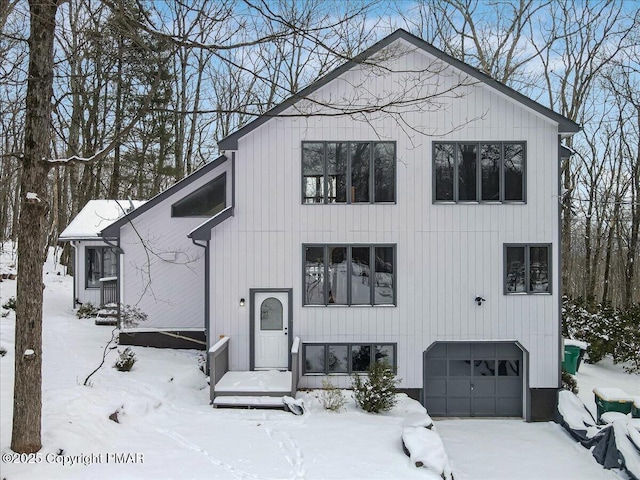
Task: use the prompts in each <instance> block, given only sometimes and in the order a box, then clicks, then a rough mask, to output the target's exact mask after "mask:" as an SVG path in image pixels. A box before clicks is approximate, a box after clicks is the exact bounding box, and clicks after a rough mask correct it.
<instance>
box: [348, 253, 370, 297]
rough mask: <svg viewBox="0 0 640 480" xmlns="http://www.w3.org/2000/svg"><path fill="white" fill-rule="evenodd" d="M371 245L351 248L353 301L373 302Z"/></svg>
mask: <svg viewBox="0 0 640 480" xmlns="http://www.w3.org/2000/svg"><path fill="white" fill-rule="evenodd" d="M370 263H371V247H352V248H351V303H352V304H353V305H363V304H364V305H367V304H369V305H370V304H371V266H370Z"/></svg>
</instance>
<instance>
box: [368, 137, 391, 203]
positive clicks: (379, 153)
mask: <svg viewBox="0 0 640 480" xmlns="http://www.w3.org/2000/svg"><path fill="white" fill-rule="evenodd" d="M373 168H374V178H373V182H374V192H375V199H374V201H375V202H394V201H395V199H396V196H395V186H396V154H395V144H394V143H391V142H386V143H375V144H374V150H373Z"/></svg>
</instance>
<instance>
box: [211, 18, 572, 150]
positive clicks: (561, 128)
mask: <svg viewBox="0 0 640 480" xmlns="http://www.w3.org/2000/svg"><path fill="white" fill-rule="evenodd" d="M398 39H403V40H405V41H407V42H409V43H411V44H412V45H414V46H415V47H416V48H419V49H422V50H424V51H425V52H427V53H428V54H430V55H432V56H433V57H436V58H437V59H438V60H442V61H444V62H446V63H448V64H449V65H451V66H453V67H455V68H457V69H459V70H461V71H463V72H465V73H466V74H468V75H470V76H471V77H474V78H476V79H477V80H479V81H481V82H483V83H485V84H487V85H489V86H491V87H492V88H494V89H496V90H498V91H499V92H501V93H503V94H504V95H506V96H508V97H510V98H512V99H513V100H516V101H517V102H520V103H521V104H523V105H525V106H527V107H529V108H531V109H532V110H534V111H536V112H538V113H540V114H541V115H544V116H545V117H548V118H549V119H551V120H553V121H554V122H557V123H558V132H559V133H566V134H573V133H576V132H579V131H580V129H581V127H580V125H578V124H577V123H575V122H573V121H572V120H569V119H568V118H566V117H564V116H562V115H560V114H559V113H556V112H554V111H553V110H551V109H549V108H547V107H545V106H544V105H541V104H540V103H538V102H536V101H534V100H532V99H530V98H529V97H527V96H525V95H522V94H521V93H519V92H517V91H516V90H514V89H512V88H511V87H508V86H506V85H505V84H503V83H500V82H498V81H497V80H495V79H493V78H492V77H490V76H489V75H487V74H485V73H482V72H481V71H480V70H478V69H477V68H474V67H472V66H471V65H468V64H466V63H464V62H461V61H460V60H458V59H456V58H453V57H452V56H450V55H447V54H446V53H444V52H443V51H442V50H439V49H437V48H436V47H434V46H433V45H431V44H430V43H427V42H425V41H424V40H422V39H421V38H419V37H416V36H415V35H412V34H411V33H409V32H407V31H406V30H402V29H399V30H396V31H395V32H393V33H392V34H391V35H389V36H387V37H385V38H383V39H382V40H380V41H379V42H377V43H375V44H374V45H372V46H371V47H369V48H367V49H366V50H365V51H364V52H362V53H361V54H359V55H358V56H356V57H355V58H354V59H353V60H349V61H347V62H346V63H344V64H342V65H341V66H339V67H338V68H336V69H335V70H332V71H331V72H329V73H328V74H326V75H325V76H324V77H322V78H320V79H319V80H317V81H315V82H314V83H312V84H311V85H309V86H308V87H306V88H304V89H303V90H301V91H300V92H298V93H296V94H294V95H292V96H291V97H289V98H288V99H287V100H285V101H284V102H282V103H281V104H279V105H277V106H275V107H274V108H272V109H271V110H269V111H267V112H266V113H264V114H263V115H261V116H259V117H258V118H256V119H255V120H253V121H252V122H250V123H248V124H247V125H245V126H244V127H242V128H240V129H239V130H237V131H235V132H234V133H232V134H231V135H229V136H227V137H225V138H223V139H222V140H220V141H219V142H218V148H219V149H220V150H221V151H222V150H237V149H238V140H239V139H240V138H242V137H244V136H245V135H247V134H248V133H249V132H251V131H253V130H255V129H256V128H258V127H259V126H260V125H262V124H264V123H265V122H267V121H268V120H270V119H271V118H272V117H276V116H278V114H280V113H282V112H283V111H284V110H286V109H287V108H289V107H291V106H292V105H294V104H295V103H296V102H298V101H300V100H302V99H304V98H307V97H308V96H309V95H310V94H312V93H313V92H315V91H316V90H318V89H319V88H321V87H323V86H324V85H326V84H327V83H329V82H331V81H332V80H334V79H335V78H337V77H339V76H340V75H342V74H343V73H344V72H346V71H348V70H350V69H351V68H353V67H354V66H356V65H359V64H361V63H362V62H363V61H364V60H366V59H367V58H369V57H370V56H372V55H373V54H375V53H377V52H378V51H380V50H382V49H383V48H385V47H386V46H388V45H390V44H391V43H393V42H395V41H396V40H398Z"/></svg>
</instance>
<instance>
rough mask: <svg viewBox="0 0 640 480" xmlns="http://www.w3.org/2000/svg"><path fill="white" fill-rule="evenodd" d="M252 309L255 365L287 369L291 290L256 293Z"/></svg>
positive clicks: (257, 366) (256, 366)
mask: <svg viewBox="0 0 640 480" xmlns="http://www.w3.org/2000/svg"><path fill="white" fill-rule="evenodd" d="M253 309H254V319H255V327H254V328H255V331H254V335H255V343H254V345H255V368H277V369H286V368H287V367H288V364H289V362H288V358H289V356H288V353H289V337H288V333H289V332H288V326H289V293H288V292H256V293H255V296H254V302H253Z"/></svg>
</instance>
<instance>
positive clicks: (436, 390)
mask: <svg viewBox="0 0 640 480" xmlns="http://www.w3.org/2000/svg"><path fill="white" fill-rule="evenodd" d="M425 393H426V394H427V395H428V396H443V397H445V396H446V395H447V379H446V378H433V379H429V382H428V385H427V386H426V387H425Z"/></svg>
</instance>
